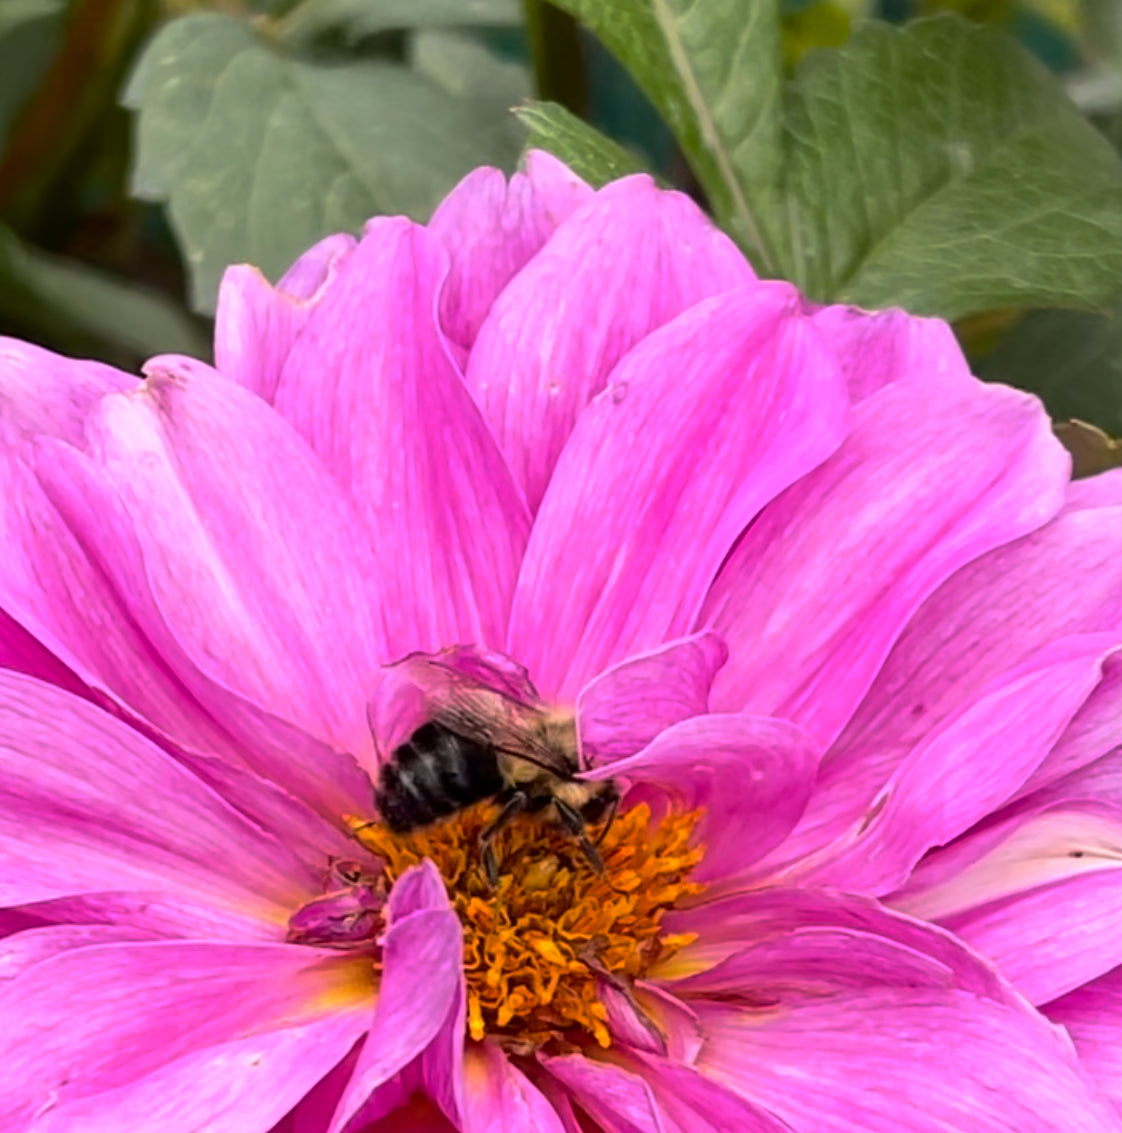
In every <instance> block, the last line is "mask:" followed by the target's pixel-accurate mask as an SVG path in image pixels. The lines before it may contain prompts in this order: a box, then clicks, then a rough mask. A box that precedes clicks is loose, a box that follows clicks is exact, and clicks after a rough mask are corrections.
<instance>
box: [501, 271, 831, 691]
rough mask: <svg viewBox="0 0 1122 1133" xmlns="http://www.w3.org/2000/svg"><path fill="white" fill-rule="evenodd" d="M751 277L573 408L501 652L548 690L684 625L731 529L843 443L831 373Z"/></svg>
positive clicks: (682, 321)
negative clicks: (576, 417)
mask: <svg viewBox="0 0 1122 1133" xmlns="http://www.w3.org/2000/svg"><path fill="white" fill-rule="evenodd" d="M799 305H800V300H799V298H798V296H797V294H796V293H795V292H794V291H793V290H792V289H791V288H790V287H788V286H786V285H785V284H762V283H761V284H758V285H755V286H753V287H752V288H751V289H749V290H741V291H738V292H735V293H729V294H726V295H724V296H721V297H720V298H718V299H714V300H710V301H708V302H705V303H700V304H698V305H697V306H696V307H694V308H692V309H691V310H690V311H688V312H686V313H685V314H684V315H681V316H680V317H679V318H677V319H675V320H674V321H673V322H672V323H670V324H669V325H667V326H665V327H663V328H662V329H661V330H659V331H657V332H655V333H654V334H652V335H650V336H649V337H648V338H646V339H645V340H644V341H643V342H642V343H641V344H640V345H639V346H638V347H636V348H635V349H634V350H633V351H632V352H631V353H630V354H628V355H627V357H626V358H624V360H623V361H622V362H621V363H620V364H619V366H618V367H617V368H616V369H615V371H614V372H613V374H612V380H611V385H610V387H609V389H607V390H606V391H605V392H604V393H603V394H601V395H600V396H599V397H597V398H596V399H595V400H594V401H593V402H592V403H591V404H590V405H589V406H588V407H587V409H585V411H584V413H583V414H582V416H581V418H580V421H579V422H578V424H577V427H576V429H575V431H574V432H573V435H572V437H571V438H570V440H569V443H568V444H567V446H566V448H565V451H564V452H563V453H562V455H561V458H560V460H559V462H558V465H557V470H556V474H555V475H554V477H553V480H552V482H551V486H550V490H549V492H548V493H547V495H546V498H545V499H544V500H543V502H542V506H541V510H540V512H539V514H538V517H537V520H536V521H535V524H534V530H533V532H532V534H531V537H530V544H529V546H528V548H527V551H526V559H525V562H524V563H523V567H522V573H521V575H520V577H519V582H518V591H517V593H516V595H515V599H514V609H513V611H512V614H511V629H510V637H509V643H510V648H509V650H508V651H509V652H510V653H511V654H512V655H513V656H516V657H518V659H519V660H520V661H522V662H523V663H524V664H525V665H526V666H527V668H528V669H529V670H530V672H531V674H532V675H533V677H534V680H535V681H536V683H537V685H538V687H539V689H541V691H542V692H543V694H545V695H546V696H547V697H549V696H561V697H573V696H575V695H576V693H577V692H578V691H579V690H580V688H581V687H582V686H583V685H584V684H585V683H587V682H588V680H589V679H591V677H592V676H594V675H595V674H596V673H599V672H602V671H603V670H604V669H606V668H607V667H608V666H610V665H611V664H613V663H614V662H616V661H619V660H621V659H622V658H624V657H627V656H629V655H631V654H634V653H640V652H643V651H645V650H649V649H653V648H654V647H656V646H658V645H660V644H662V643H663V642H665V641H667V640H669V639H672V638H675V637H681V636H682V635H684V634H685V633H687V632H689V630H690V629H691V628H692V626H693V624H694V622H695V621H696V619H697V616H698V613H699V611H700V608H701V603H702V600H703V598H704V596H705V592H706V590H707V589H708V587H709V585H710V583H711V582H712V580H713V577H714V575H715V574H716V573H717V570H718V568H719V567H720V565H721V562H722V560H723V559H724V558H725V556H726V554H727V553H728V551H729V548H730V547H731V546H732V544H733V543H734V541H735V540H736V538H737V536H739V535H740V533H741V532H742V531H743V530H744V528H745V527H746V526H747V525H748V523H749V522H750V521H751V520H752V519H753V517H754V516H755V515H756V514H757V512H758V511H759V510H760V508H761V507H763V505H764V504H766V503H767V502H768V501H769V500H771V499H772V498H773V497H774V496H775V495H777V494H778V493H779V492H781V491H782V490H783V489H784V488H786V487H788V486H789V485H790V484H791V483H793V482H794V481H795V480H797V479H799V477H801V476H804V475H806V473H808V472H809V471H811V469H812V468H814V467H815V466H817V465H818V464H819V463H821V461H822V460H824V459H825V458H826V457H827V456H829V455H830V453H831V452H832V451H833V450H834V449H835V448H836V447H837V446H838V444H839V442H840V441H841V438H842V434H843V431H844V428H845V423H844V414H845V395H844V390H843V389H842V386H841V382H840V378H839V375H838V373H837V370H836V368H835V367H834V364H833V362H832V360H831V359H830V357H829V355H828V353H827V352H826V350H825V348H824V345H823V343H822V342H821V341H820V339H819V338H818V335H817V332H816V331H815V330H814V328H813V327H812V326H811V325H810V321H809V320H808V319H806V318H805V317H803V316H802V315H801V314H800V313H799V310H800V306H799Z"/></svg>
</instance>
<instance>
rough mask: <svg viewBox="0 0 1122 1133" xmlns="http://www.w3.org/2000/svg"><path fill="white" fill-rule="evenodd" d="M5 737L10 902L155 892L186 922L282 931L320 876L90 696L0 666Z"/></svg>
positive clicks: (6, 890)
mask: <svg viewBox="0 0 1122 1133" xmlns="http://www.w3.org/2000/svg"><path fill="white" fill-rule="evenodd" d="M0 734H3V735H4V736H5V737H6V739H5V748H4V751H3V753H2V759H0V771H2V774H0V840H2V841H3V842H4V843H5V844H6V851H5V855H4V856H5V857H6V858H7V860H8V861H9V862H12V863H18V865H14V866H13V868H10V869H8V870H6V871H4V873H3V874H2V875H0V899H2V900H3V902H4V903H5V904H8V905H15V904H27V903H29V902H35V901H48V900H52V899H57V898H60V897H71V896H79V895H82V894H97V893H99V892H100V891H103V890H104V891H122V892H127V891H133V892H136V893H140V894H144V893H146V892H147V891H152V892H153V893H159V894H162V895H163V899H164V901H166V902H168V903H170V904H172V905H179V906H180V919H181V922H182V925H183V926H184V930H188V929H189V927H190V926H194V928H195V932H196V933H198V932H205V933H206V934H207V935H216V936H218V937H223V938H228V939H246V938H247V937H248V938H254V937H256V938H258V939H260V938H264V939H277V938H278V937H280V936H281V935H282V934H283V928H284V924H285V922H286V920H287V918H288V915H289V914H290V913H291V912H292V911H293V910H294V909H295V908H296V907H297V906H298V905H300V904H301V903H302V902H303V901H304V900H307V899H308V897H309V896H311V895H313V894H314V893H315V891H316V889H317V886H318V885H319V884H320V881H321V878H320V877H319V876H318V875H317V873H316V866H314V865H313V864H311V863H309V862H303V861H300V860H299V859H297V858H296V857H295V856H294V855H293V854H292V853H291V851H290V850H288V849H287V848H286V846H285V845H283V844H282V843H281V842H280V841H279V840H278V839H277V838H275V837H273V836H272V835H270V834H266V833H265V832H263V831H262V830H260V829H259V828H258V827H257V826H255V825H253V824H251V823H249V822H247V821H246V820H245V819H244V818H242V817H241V815H239V814H237V813H236V812H234V811H233V810H232V809H231V808H230V807H229V806H228V805H227V804H226V803H224V802H223V800H222V799H220V798H219V797H218V796H216V795H215V794H214V793H213V792H212V791H211V790H210V789H209V788H207V787H205V786H204V785H203V784H202V783H200V782H199V781H198V780H197V779H195V778H194V776H192V775H191V774H189V773H188V772H187V771H186V770H184V768H182V767H181V766H180V765H179V764H177V763H176V762H175V761H174V760H173V759H171V758H170V757H169V756H168V755H167V754H166V753H165V752H164V751H162V750H161V749H160V748H158V747H156V746H155V745H154V744H151V743H150V742H149V741H147V740H145V739H143V738H142V737H141V736H140V735H138V734H137V733H136V732H134V731H132V730H131V729H130V728H128V727H126V726H125V725H124V724H121V723H120V722H119V721H117V720H115V719H113V717H111V716H109V715H108V714H106V713H104V712H102V711H100V710H99V709H97V708H94V707H93V706H92V705H90V704H89V703H87V702H86V701H84V700H79V699H78V698H76V697H72V696H70V695H69V694H67V693H65V692H62V691H61V690H59V689H56V688H54V687H53V686H51V685H46V684H42V683H40V682H38V681H36V680H34V679H32V678H30V677H25V676H23V675H21V674H17V673H11V672H0ZM153 800H159V805H158V806H157V805H153ZM324 864H326V860H325V859H324ZM138 915H139V918H140V919H139V921H137V922H136V923H140V924H144V923H146V922H145V919H144V915H143V911H138ZM123 919H124V918H122V920H123Z"/></svg>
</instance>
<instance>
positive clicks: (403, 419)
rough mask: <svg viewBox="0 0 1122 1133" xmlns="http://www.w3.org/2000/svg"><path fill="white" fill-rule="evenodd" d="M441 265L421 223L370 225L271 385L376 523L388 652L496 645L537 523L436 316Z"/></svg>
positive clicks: (442, 258) (443, 259)
mask: <svg viewBox="0 0 1122 1133" xmlns="http://www.w3.org/2000/svg"><path fill="white" fill-rule="evenodd" d="M447 270H448V269H447V255H446V253H445V252H444V249H443V248H442V247H441V246H440V245H439V244H438V242H437V241H436V239H435V238H434V237H433V236H431V235H430V234H429V233H427V232H426V231H425V230H424V229H423V228H420V227H418V226H416V225H413V224H410V223H409V222H408V221H406V220H403V219H396V220H386V219H381V220H377V221H373V222H371V224H370V226H369V228H368V233H367V236H366V237H365V238H364V239H363V241H362V242H361V243H360V244H359V246H358V248H357V249H356V250H355V252H354V254H353V255H352V256H351V258H350V259H349V260H348V261H347V264H346V265H345V267H344V268H343V269H342V271H341V273H340V276H339V278H338V280H337V282H336V284H335V286H334V287H333V288H332V290H331V292H330V293H329V294H328V296H327V297H326V298H325V299H324V300H323V302H321V303H320V305H319V307H318V308H317V309H316V311H315V313H314V315H313V316H312V318H311V319H310V320H309V322H308V325H307V327H306V328H305V330H304V333H303V334H302V335H301V336H300V340H299V342H298V343H297V344H296V345H295V346H294V348H293V350H292V352H291V353H290V355H289V358H288V362H287V364H286V366H285V370H284V375H283V377H282V379H281V383H280V387H279V388H278V391H277V400H276V404H277V408H278V410H279V411H280V412H281V413H282V414H283V415H284V416H285V417H286V418H288V420H290V421H291V422H292V423H293V424H294V425H295V427H296V428H297V429H298V430H299V432H301V433H302V434H303V435H304V436H305V437H307V439H308V440H309V442H310V443H311V445H312V447H313V448H314V449H315V450H316V451H317V452H318V453H319V455H320V456H321V458H322V459H323V461H324V463H325V464H326V465H327V467H328V468H329V469H330V470H331V472H332V474H333V475H334V476H335V478H336V480H337V481H338V482H339V483H340V484H341V485H342V486H343V488H344V489H345V490H346V491H347V492H349V493H350V495H351V497H352V498H353V500H354V501H355V504H356V506H357V507H358V510H359V511H360V513H361V514H362V517H363V519H364V520H365V522H366V524H367V527H368V529H369V531H370V534H371V537H372V539H373V543H374V546H375V548H376V549H377V553H378V563H377V569H376V571H374V573H373V575H372V577H373V578H374V579H376V580H377V585H378V587H379V588H380V590H381V597H382V600H383V602H384V604H385V608H386V611H387V615H386V616H387V619H388V625H389V629H388V643H387V645H388V648H387V652H386V659H387V660H389V659H392V658H394V657H399V656H401V655H402V654H404V653H407V652H410V651H411V650H414V649H425V650H429V651H433V650H436V649H440V648H442V647H443V646H446V645H453V644H455V643H457V642H476V643H479V644H484V645H492V646H499V645H501V644H502V637H503V631H504V629H505V626H506V618H507V610H508V608H509V604H510V595H511V592H512V591H513V588H514V579H515V574H516V572H517V569H518V563H519V561H520V559H521V557H522V549H523V547H524V545H525V539H526V532H527V528H528V523H529V519H528V516H527V513H526V508H525V504H524V503H523V501H522V497H521V493H520V492H519V490H518V488H517V486H516V485H515V483H514V481H513V480H512V479H511V476H510V473H509V471H508V470H507V468H506V465H505V463H504V461H503V458H502V455H501V453H500V452H499V450H498V448H497V447H496V445H495V441H494V439H493V438H492V436H491V434H490V432H489V431H488V429H487V426H486V424H485V423H484V421H483V418H482V417H481V416H480V413H479V410H478V409H477V408H476V406H475V405H474V403H473V402H472V399H471V395H470V394H469V393H468V391H467V390H466V389H465V388H464V385H463V382H462V380H461V378H460V375H459V374H458V372H457V371H456V368H455V366H454V365H453V363H452V361H451V359H450V358H449V356H448V351H447V348H446V344H445V341H444V337H443V335H442V333H441V332H440V329H439V327H438V326H437V323H436V315H435V308H436V302H437V296H438V293H439V289H440V285H441V283H442V281H443V279H444V276H445V275H446V273H447Z"/></svg>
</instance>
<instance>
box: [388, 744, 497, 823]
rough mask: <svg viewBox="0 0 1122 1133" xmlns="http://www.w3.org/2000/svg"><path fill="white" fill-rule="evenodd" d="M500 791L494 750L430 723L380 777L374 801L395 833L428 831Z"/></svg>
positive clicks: (403, 746) (392, 758)
mask: <svg viewBox="0 0 1122 1133" xmlns="http://www.w3.org/2000/svg"><path fill="white" fill-rule="evenodd" d="M502 787H503V783H502V778H501V776H500V774H499V766H498V759H497V757H496V754H495V751H494V749H492V748H490V747H487V746H485V745H483V744H479V743H476V742H475V741H473V740H469V739H466V738H465V737H463V736H460V735H457V734H456V733H455V732H451V731H449V730H448V729H447V728H444V727H441V726H440V725H439V724H435V723H428V724H423V725H422V726H421V727H420V728H418V729H417V730H416V731H415V732H414V733H413V734H412V735H411V736H410V737H409V739H408V740H407V741H406V742H405V743H403V744H402V745H401V746H400V747H398V748H397V750H396V751H395V752H394V753H393V756H392V757H391V758H390V759H389V761H388V762H386V763H384V764H383V765H382V768H381V770H380V771H379V773H378V785H377V788H376V789H375V792H374V801H375V802H376V803H377V805H378V810H379V812H380V814H381V815H382V819H383V820H384V821H385V823H386V825H387V826H388V827H389V828H390V829H391V830H393V831H396V832H397V833H406V832H408V831H410V830H416V829H418V828H419V827H422V826H428V825H430V824H431V823H433V822H436V821H437V819H440V818H445V817H447V816H448V815H450V814H454V813H455V812H456V811H458V810H463V809H464V808H465V807H468V806H471V805H472V804H473V803H477V802H479V801H481V800H482V799H486V798H491V797H492V796H494V795H497V794H498V793H499V792H500V791H501V790H502Z"/></svg>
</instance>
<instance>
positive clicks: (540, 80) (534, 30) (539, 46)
mask: <svg viewBox="0 0 1122 1133" xmlns="http://www.w3.org/2000/svg"><path fill="white" fill-rule="evenodd" d="M525 7H526V37H527V39H528V40H529V43H530V58H531V60H532V61H533V64H534V82H535V85H536V87H537V92H538V97H539V98H541V99H545V100H547V101H549V102H559V103H560V104H561V105H562V106H564V107H565V109H566V110H570V111H572V113H573V114H576V115H578V116H579V117H582V118H583V117H585V116H586V114H587V111H588V85H587V82H586V77H585V60H584V45H583V44H582V43H581V38H580V28H579V27H578V26H577V22H576V20H574V19H573V17H572V16H570V15H568V14H567V13H566V12H562V11H560V10H559V9H557V8H555V7H554V6H553V5H552V4H549V3H547V2H546V0H525Z"/></svg>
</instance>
